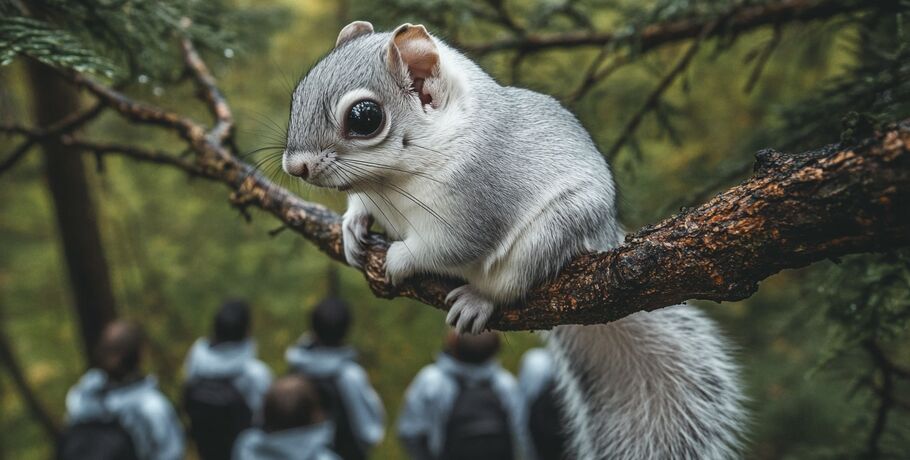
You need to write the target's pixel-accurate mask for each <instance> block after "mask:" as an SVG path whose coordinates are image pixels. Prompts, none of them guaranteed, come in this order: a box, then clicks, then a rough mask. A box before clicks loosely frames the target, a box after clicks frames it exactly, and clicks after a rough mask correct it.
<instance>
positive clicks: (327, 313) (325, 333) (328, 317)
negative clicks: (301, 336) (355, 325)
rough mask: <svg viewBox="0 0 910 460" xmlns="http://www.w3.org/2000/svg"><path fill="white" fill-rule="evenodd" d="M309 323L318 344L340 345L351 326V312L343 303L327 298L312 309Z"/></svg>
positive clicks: (335, 298) (339, 300) (336, 299)
mask: <svg viewBox="0 0 910 460" xmlns="http://www.w3.org/2000/svg"><path fill="white" fill-rule="evenodd" d="M310 322H311V325H312V327H313V334H314V335H315V336H316V339H317V340H318V341H319V343H320V344H322V345H328V346H337V345H341V344H342V342H344V337H345V336H346V335H347V333H348V328H350V326H351V310H350V308H348V304H347V303H346V302H345V301H343V300H341V299H339V298H337V297H327V298H325V299H323V300H322V302H319V304H317V305H316V307H315V308H313V312H312V313H311V314H310Z"/></svg>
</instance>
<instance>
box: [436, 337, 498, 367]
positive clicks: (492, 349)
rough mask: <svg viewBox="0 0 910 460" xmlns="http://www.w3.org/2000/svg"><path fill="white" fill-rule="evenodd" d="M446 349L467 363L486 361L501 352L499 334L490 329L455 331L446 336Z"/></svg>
mask: <svg viewBox="0 0 910 460" xmlns="http://www.w3.org/2000/svg"><path fill="white" fill-rule="evenodd" d="M446 351H448V352H449V354H451V355H452V356H454V357H455V359H457V360H459V361H462V362H465V363H469V364H480V363H484V362H486V361H488V360H490V358H492V357H493V356H495V355H496V353H498V352H499V334H498V333H496V332H489V331H488V332H484V333H481V334H464V335H459V334H457V333H455V332H454V331H453V332H450V333H449V336H448V337H447V338H446Z"/></svg>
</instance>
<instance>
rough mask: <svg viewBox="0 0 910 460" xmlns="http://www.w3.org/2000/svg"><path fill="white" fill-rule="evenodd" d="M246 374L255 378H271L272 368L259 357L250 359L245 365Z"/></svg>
mask: <svg viewBox="0 0 910 460" xmlns="http://www.w3.org/2000/svg"><path fill="white" fill-rule="evenodd" d="M245 370H246V373H247V375H249V376H251V377H253V378H255V379H269V380H271V379H272V376H273V374H272V369H271V368H270V367H269V365H268V364H266V363H264V362H263V361H262V360H260V359H255V358H254V359H251V360H249V361H248V362H247V363H246V367H245Z"/></svg>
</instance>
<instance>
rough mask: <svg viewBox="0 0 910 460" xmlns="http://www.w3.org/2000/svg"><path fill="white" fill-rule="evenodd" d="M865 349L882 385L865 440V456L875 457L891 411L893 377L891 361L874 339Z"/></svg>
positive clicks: (878, 451)
mask: <svg viewBox="0 0 910 460" xmlns="http://www.w3.org/2000/svg"><path fill="white" fill-rule="evenodd" d="M866 349H867V350H868V351H869V354H871V355H872V360H873V361H874V362H875V364H876V367H878V368H879V369H880V370H881V372H882V386H881V391H880V392H879V397H880V403H879V406H878V410H876V412H875V422H874V423H873V425H872V430H870V431H869V438H868V440H867V441H866V449H867V451H866V452H867V453H866V458H869V459H877V458H879V456H880V455H881V446H880V445H879V443H880V442H881V438H882V435H883V434H884V433H885V426H886V425H887V423H888V413H889V412H890V411H891V408H892V406H893V403H894V399H893V396H894V395H893V391H894V379H893V370H892V367H891V363H890V361H888V359H887V358H886V357H885V353H884V352H883V351H882V349H881V348H880V347H879V346H878V344H877V343H876V342H875V340H874V339H871V340H869V341H868V342H867V343H866Z"/></svg>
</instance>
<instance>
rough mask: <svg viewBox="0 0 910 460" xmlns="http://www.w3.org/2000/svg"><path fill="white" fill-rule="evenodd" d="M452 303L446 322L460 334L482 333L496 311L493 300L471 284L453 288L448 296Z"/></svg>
mask: <svg viewBox="0 0 910 460" xmlns="http://www.w3.org/2000/svg"><path fill="white" fill-rule="evenodd" d="M446 303H448V304H452V307H451V308H449V314H448V315H447V316H446V323H447V324H448V325H449V326H452V327H453V328H455V331H456V332H458V333H459V334H480V333H481V332H483V330H484V329H486V327H487V323H488V322H489V321H490V317H491V316H493V312H494V311H496V306H495V305H494V304H493V302H492V301H490V300H489V299H487V298H486V297H484V296H482V295H480V294H478V293H477V291H475V290H474V288H472V287H471V285H469V284H465V285H464V286H461V287H457V288H455V289H452V292H449V295H448V296H446Z"/></svg>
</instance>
